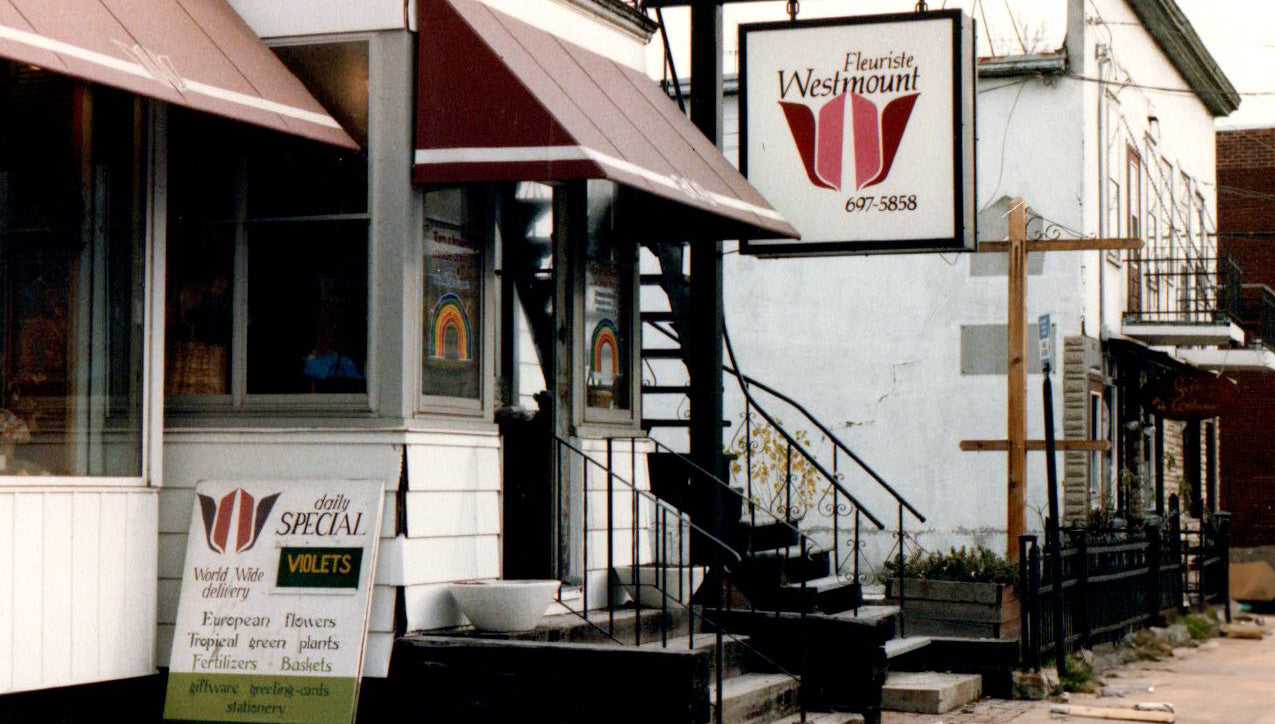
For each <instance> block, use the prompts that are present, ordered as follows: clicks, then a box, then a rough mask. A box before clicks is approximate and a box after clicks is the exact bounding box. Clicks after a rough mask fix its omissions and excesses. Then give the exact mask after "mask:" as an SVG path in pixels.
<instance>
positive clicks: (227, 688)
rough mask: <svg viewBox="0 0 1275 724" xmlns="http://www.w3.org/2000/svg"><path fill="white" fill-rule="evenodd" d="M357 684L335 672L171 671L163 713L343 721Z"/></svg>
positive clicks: (302, 722)
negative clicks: (333, 674)
mask: <svg viewBox="0 0 1275 724" xmlns="http://www.w3.org/2000/svg"><path fill="white" fill-rule="evenodd" d="M356 686H357V682H356V681H355V680H354V679H346V678H338V677H320V676H271V675H268V674H267V675H252V674H212V673H208V674H202V673H201V674H191V673H185V672H182V673H178V672H172V673H170V674H169V675H168V696H167V698H166V699H165V703H164V718H165V719H183V720H192V719H193V720H196V721H247V722H287V723H288V724H348V723H349V721H350V720H351V718H352V717H353V714H354V692H355V687H356Z"/></svg>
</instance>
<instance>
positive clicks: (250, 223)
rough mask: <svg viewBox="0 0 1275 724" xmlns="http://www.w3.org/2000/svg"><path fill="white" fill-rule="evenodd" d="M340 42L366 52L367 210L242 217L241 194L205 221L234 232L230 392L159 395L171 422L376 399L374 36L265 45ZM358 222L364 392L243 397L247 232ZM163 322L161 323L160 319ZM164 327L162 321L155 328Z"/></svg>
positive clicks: (346, 411) (367, 408) (356, 406)
mask: <svg viewBox="0 0 1275 724" xmlns="http://www.w3.org/2000/svg"><path fill="white" fill-rule="evenodd" d="M342 43H362V44H364V45H365V46H366V47H367V52H368V67H367V73H368V97H367V103H368V146H367V148H366V149H364V151H365V153H366V156H367V159H366V164H367V167H366V177H367V182H366V189H365V193H366V203H365V209H366V211H363V212H358V213H336V214H309V215H307V214H300V215H294V216H281V217H280V216H261V217H256V218H254V217H251V216H249V214H248V199H247V196H246V194H245V193H242V192H240V193H236V195H235V199H234V209H233V212H232V214H233V216H232V217H231V218H227V219H224V220H207V221H205V222H204V223H208V224H213V223H225V224H229V225H231V226H232V227H233V229H234V241H233V250H232V255H233V258H232V262H231V265H232V266H231V268H232V274H233V275H234V276H233V278H232V280H231V289H232V291H231V307H232V312H231V342H230V347H231V349H230V354H229V365H230V390H229V392H228V393H227V394H224V395H209V394H199V395H173V394H166V395H165V396H164V409H165V411H166V412H167V413H169V414H171V415H173V416H174V417H175V419H178V420H181V419H183V418H186V417H193V416H201V417H204V416H207V415H210V414H224V415H230V416H240V415H247V414H269V415H279V416H286V417H293V416H310V417H316V416H317V417H331V416H348V415H351V414H358V415H362V414H367V413H371V412H372V411H373V409H374V408H373V400H374V399H375V395H376V392H375V390H376V376H377V374H376V360H377V356H376V345H374V344H373V343H372V340H373V330H374V327H375V317H376V309H375V299H374V293H373V288H374V276H373V271H374V269H373V265H374V263H375V262H374V253H375V236H376V227H375V222H376V219H375V216H374V214H373V209H374V208H375V204H374V201H375V195H374V187H375V181H374V179H375V174H376V172H377V168H376V166H377V162H376V156H375V154H374V153H372V149H373V148H375V147H377V146H378V144H379V139H380V137H381V135H382V133H383V129H382V128H380V124H379V123H378V122H377V114H376V113H375V112H374V110H373V107H372V105H373V100H374V99H373V94H372V91H371V89H372V88H375V87H376V84H377V78H376V75H377V68H376V61H375V56H376V53H377V42H376V38H375V36H374V35H372V34H368V33H354V34H342V35H315V36H302V37H295V38H284V39H271V40H269V41H267V42H266V45H267V47H270V48H275V47H296V46H316V45H334V44H342ZM239 161H240V163H239V168H238V169H237V170H236V178H235V184H236V186H237V188H238V189H240V190H242V189H244V188H245V187H246V184H247V179H246V156H241V157H240V159H239ZM320 221H331V222H353V221H358V222H362V223H363V224H364V225H365V227H366V237H365V244H366V251H365V254H366V260H367V262H366V270H365V271H366V276H367V278H366V286H367V295H366V310H365V317H366V319H365V329H366V340H365V347H366V349H365V352H364V359H365V361H364V365H363V377H364V380H365V391H364V392H355V393H349V392H344V393H328V392H319V393H250V392H249V391H248V344H247V342H248V303H249V297H248V295H249V289H248V273H249V243H248V236H249V231H250V229H251V228H252V227H254V226H262V225H268V224H276V223H284V224H287V223H307V222H320ZM160 264H161V268H162V269H163V270H164V279H165V282H167V281H168V279H167V269H168V266H167V255H166V253H165V254H164V255H163V256H161V257H160ZM165 319H166V317H165ZM161 326H165V331H166V322H165V324H163V325H161ZM159 356H160V358H161V359H160V367H161V369H163V368H164V365H165V360H164V356H165V350H164V348H161V351H160V355H159Z"/></svg>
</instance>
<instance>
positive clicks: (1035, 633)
mask: <svg viewBox="0 0 1275 724" xmlns="http://www.w3.org/2000/svg"><path fill="white" fill-rule="evenodd" d="M1028 537H1029V538H1030V539H1031V549H1030V550H1029V551H1028V554H1027V587H1028V589H1030V590H1031V592H1032V596H1031V598H1032V600H1031V619H1032V622H1031V654H1032V659H1031V664H1032V668H1033V669H1037V670H1039V669H1040V660H1041V651H1040V650H1041V642H1040V634H1041V630H1040V629H1041V626H1040V546H1038V545H1036V537H1035V536H1028Z"/></svg>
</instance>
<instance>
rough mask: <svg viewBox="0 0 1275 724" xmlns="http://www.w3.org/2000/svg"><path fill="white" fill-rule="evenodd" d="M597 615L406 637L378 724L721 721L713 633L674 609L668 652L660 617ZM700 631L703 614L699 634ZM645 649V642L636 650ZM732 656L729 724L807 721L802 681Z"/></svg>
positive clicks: (742, 644)
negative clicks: (802, 716)
mask: <svg viewBox="0 0 1275 724" xmlns="http://www.w3.org/2000/svg"><path fill="white" fill-rule="evenodd" d="M639 613H640V615H639ZM589 618H590V621H591V622H592V623H588V624H587V623H585V622H584V621H583V620H582V619H580V618H579V617H577V616H574V615H557V616H547V617H546V618H545V619H544V621H543V623H542V625H540V626H538V627H537V628H536V629H535V630H534V631H530V632H523V633H516V634H492V633H481V632H477V631H474V630H473V629H470V628H468V627H464V628H459V629H452V630H449V631H447V632H446V634H448V635H409V636H406V637H403V638H401V639H399V641H398V642H397V643H396V645H395V651H394V658H393V660H392V661H391V668H390V671H391V682H392V685H393V687H394V693H393V695H392V696H393V698H394V700H395V701H396V702H397V703H398V705H396V706H395V707H390V708H389V709H388V711H389V712H390V716H389V718H387V719H385V720H383V721H378V722H376V723H375V724H400V722H402V723H403V724H406V722H407V721H413V722H416V721H429V722H431V724H433V723H434V722H438V723H440V724H449V723H450V722H456V724H460V723H461V722H464V723H465V724H470V723H471V722H487V721H518V722H529V723H531V724H549V723H551V722H552V723H553V724H593V723H594V722H597V721H607V722H610V723H618V724H638V722H654V721H658V722H661V723H663V722H669V723H671V724H679V723H684V724H709V723H710V722H713V721H714V714H715V711H714V708H715V706H716V675H715V667H716V665H717V662H716V659H717V637H716V634H715V633H714V632H711V631H704V632H699V631H697V632H696V633H695V635H694V637H693V639H692V637H690V636H689V631H690V628H689V627H690V625H691V622H692V619H691V617H690V614H689V612H688V611H687V610H685V609H675V610H671V611H669V612H668V619H667V620H666V621H665V622H666V623H667V625H668V626H669V629H670V630H669V633H668V637H667V645H665V637H664V636H663V635H662V634H661V632H660V631H659V626H658V624H659V622H661V621H664V619H663V618H662V614H661V612H660V611H658V610H654V609H641V610H640V612H639V611H638V610H635V609H632V608H623V609H617V610H616V611H615V615H614V627H613V628H612V627H611V626H612V617H611V616H609V615H608V614H607V612H606V611H591V612H590V615H589ZM639 622H640V623H639ZM701 622H702V619H701V618H700V617H699V615H698V614H697V615H696V616H695V618H694V623H695V625H696V627H697V628H698V626H699V625H700V624H701ZM602 629H606V630H609V631H610V633H611V636H612V637H614V639H615V640H612V639H610V638H608V636H607V635H606V633H604V632H603V630H602ZM434 633H443V632H434ZM639 637H640V638H639ZM616 640H618V641H620V642H622V643H616ZM635 640H640V641H641V645H638V646H634V645H632V644H633V643H634V642H635ZM721 657H722V662H723V669H722V676H723V685H722V714H723V722H724V723H725V724H773V723H775V722H791V721H796V720H797V719H796V718H795V717H796V715H797V714H798V713H799V705H800V699H799V696H800V681H799V680H798V678H797V677H796V676H794V675H792V674H791V673H783V672H781V671H778V670H777V669H776V666H775V664H774V662H771V661H768V657H767V656H763V655H759V654H758V652H757V651H756V650H755V649H754V648H753V647H752V641H751V640H750V638H749V637H747V636H744V635H738V634H730V635H726V636H724V637H723V643H722V652H721ZM781 665H784V664H781ZM808 721H809V722H816V723H819V724H844V723H845V722H854V723H857V722H862V721H863V719H862V718H861V717H856V715H850V714H840V715H837V716H835V717H833V718H828V716H827V714H826V713H824V714H819V713H817V712H812V713H810V714H809V716H808ZM874 721H875V720H874Z"/></svg>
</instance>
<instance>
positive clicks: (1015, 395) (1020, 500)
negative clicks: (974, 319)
mask: <svg viewBox="0 0 1275 724" xmlns="http://www.w3.org/2000/svg"><path fill="white" fill-rule="evenodd" d="M1006 326H1007V327H1008V328H1009V373H1008V382H1009V389H1008V393H1009V396H1008V398H1007V399H1008V400H1009V419H1008V421H1007V426H1006V431H1007V433H1008V437H1009V476H1008V484H1007V486H1006V494H1005V535H1006V538H1007V540H1008V543H1007V548H1008V550H1011V551H1014V552H1015V553H1017V551H1018V536H1020V535H1022V534H1024V533H1026V532H1027V204H1025V203H1023V200H1022V199H1013V200H1011V201H1010V209H1009V323H1008V324H1007V325H1006ZM1010 557H1011V558H1012V557H1013V556H1010Z"/></svg>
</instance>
